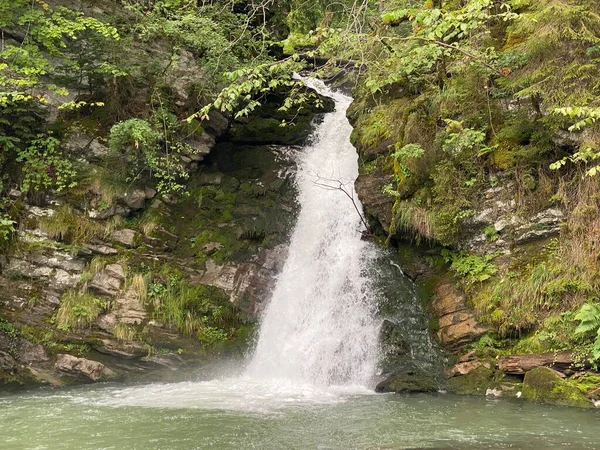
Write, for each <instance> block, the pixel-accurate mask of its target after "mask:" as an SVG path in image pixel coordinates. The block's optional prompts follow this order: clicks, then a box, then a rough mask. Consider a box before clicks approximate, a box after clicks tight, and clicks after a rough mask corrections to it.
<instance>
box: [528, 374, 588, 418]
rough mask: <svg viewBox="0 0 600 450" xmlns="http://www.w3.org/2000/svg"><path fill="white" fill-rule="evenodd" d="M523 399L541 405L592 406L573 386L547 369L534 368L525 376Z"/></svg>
mask: <svg viewBox="0 0 600 450" xmlns="http://www.w3.org/2000/svg"><path fill="white" fill-rule="evenodd" d="M523 398H526V399H528V400H533V401H536V402H541V403H553V404H557V405H565V406H577V407H580V408H591V407H592V404H591V403H590V402H589V401H588V400H587V399H586V398H585V395H584V394H583V393H582V392H581V391H580V390H579V389H578V388H577V386H575V385H574V384H572V383H570V382H568V381H566V380H563V379H562V378H561V377H560V376H559V375H558V374H557V373H556V372H555V371H554V370H552V369H549V368H548V367H536V368H535V369H533V370H530V371H529V372H527V374H526V375H525V380H524V381H523Z"/></svg>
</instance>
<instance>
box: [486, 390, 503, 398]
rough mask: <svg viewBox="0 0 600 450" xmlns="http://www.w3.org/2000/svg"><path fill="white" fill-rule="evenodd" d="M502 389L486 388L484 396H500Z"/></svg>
mask: <svg viewBox="0 0 600 450" xmlns="http://www.w3.org/2000/svg"><path fill="white" fill-rule="evenodd" d="M502 394H503V392H502V390H501V389H487V390H486V391H485V396H486V397H502Z"/></svg>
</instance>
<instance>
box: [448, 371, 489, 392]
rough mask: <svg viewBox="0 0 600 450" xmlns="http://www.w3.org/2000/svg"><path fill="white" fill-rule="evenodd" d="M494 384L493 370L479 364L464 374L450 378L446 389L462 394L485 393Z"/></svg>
mask: <svg viewBox="0 0 600 450" xmlns="http://www.w3.org/2000/svg"><path fill="white" fill-rule="evenodd" d="M493 384H494V371H493V370H492V369H488V368H487V367H485V366H483V365H482V366H479V367H477V368H475V369H473V370H471V371H470V372H469V373H467V374H466V375H461V376H457V377H453V378H450V379H449V380H448V391H450V392H452V393H454V394H463V395H485V392H486V390H487V389H489V388H490V387H491V386H492V385H493Z"/></svg>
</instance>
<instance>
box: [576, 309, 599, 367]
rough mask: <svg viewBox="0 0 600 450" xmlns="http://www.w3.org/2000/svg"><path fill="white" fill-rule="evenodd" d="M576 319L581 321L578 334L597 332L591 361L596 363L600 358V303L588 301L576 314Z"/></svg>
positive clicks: (577, 330) (592, 347) (577, 329)
mask: <svg viewBox="0 0 600 450" xmlns="http://www.w3.org/2000/svg"><path fill="white" fill-rule="evenodd" d="M575 320H579V321H580V323H579V325H578V326H577V328H576V329H575V333H576V334H591V333H592V332H593V333H595V334H596V338H595V340H594V343H593V344H592V346H591V352H592V357H591V359H590V361H591V362H592V363H595V362H596V361H598V360H600V303H586V304H585V305H583V306H582V307H581V309H580V310H579V311H578V312H577V314H576V315H575Z"/></svg>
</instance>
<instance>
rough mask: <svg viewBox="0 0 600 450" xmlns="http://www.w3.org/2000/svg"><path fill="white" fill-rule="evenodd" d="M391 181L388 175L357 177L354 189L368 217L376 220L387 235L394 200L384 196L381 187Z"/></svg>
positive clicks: (376, 174)
mask: <svg viewBox="0 0 600 450" xmlns="http://www.w3.org/2000/svg"><path fill="white" fill-rule="evenodd" d="M391 181H392V177H391V176H389V175H383V174H378V173H373V174H369V175H359V176H358V179H357V180H356V184H355V188H356V192H357V193H358V197H359V198H360V201H361V202H362V203H363V205H364V207H365V209H366V210H367V211H368V212H369V215H370V216H372V217H374V218H375V219H377V221H378V222H379V224H380V225H381V227H382V228H383V229H384V231H385V232H386V233H387V232H389V230H390V224H391V222H392V207H393V206H394V199H393V198H392V197H391V196H390V195H388V194H384V193H383V191H382V187H383V186H385V185H386V184H388V183H390V182H391Z"/></svg>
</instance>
